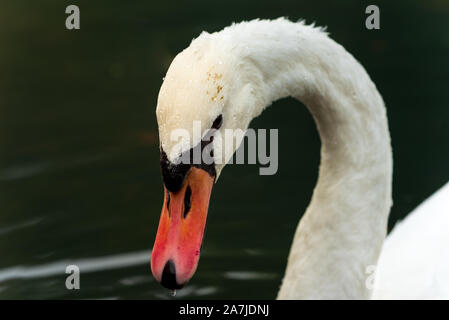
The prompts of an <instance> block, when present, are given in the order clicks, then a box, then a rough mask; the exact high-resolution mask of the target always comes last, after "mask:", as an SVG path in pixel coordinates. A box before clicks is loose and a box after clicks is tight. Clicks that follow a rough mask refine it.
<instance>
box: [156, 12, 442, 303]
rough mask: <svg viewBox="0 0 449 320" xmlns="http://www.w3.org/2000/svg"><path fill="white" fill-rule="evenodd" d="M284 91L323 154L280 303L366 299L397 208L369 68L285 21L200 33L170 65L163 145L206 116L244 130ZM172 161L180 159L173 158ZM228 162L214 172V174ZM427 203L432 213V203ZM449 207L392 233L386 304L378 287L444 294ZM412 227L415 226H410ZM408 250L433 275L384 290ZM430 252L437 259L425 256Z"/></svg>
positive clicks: (319, 32) (161, 117)
mask: <svg viewBox="0 0 449 320" xmlns="http://www.w3.org/2000/svg"><path fill="white" fill-rule="evenodd" d="M287 96H292V97H295V98H297V99H299V100H301V101H302V102H303V103H304V104H305V105H307V107H308V108H309V110H310V112H311V113H312V114H313V117H314V119H315V121H316V124H317V128H318V131H319V134H320V137H321V141H322V149H321V164H320V172H319V180H318V183H317V185H316V187H315V190H314V193H313V197H312V200H311V203H310V205H309V207H308V208H307V211H306V213H305V214H304V216H303V218H302V219H301V221H300V224H299V225H298V228H297V231H296V234H295V237H294V240H293V243H292V247H291V250H290V255H289V261H288V265H287V270H286V275H285V277H284V280H283V283H282V286H281V289H280V292H279V295H278V298H280V299H299V298H305V299H315V298H323V299H327V298H338V299H343V298H355V299H358V298H369V297H370V295H371V293H372V292H371V291H370V290H369V288H367V286H366V277H367V275H366V268H367V267H368V266H370V265H375V264H376V263H377V260H378V257H379V254H380V251H381V248H382V244H383V241H384V239H385V234H386V226H387V220H388V214H389V211H390V207H391V203H392V202H391V184H392V155H391V147H390V135H389V130H388V121H387V117H386V112H385V107H384V103H383V101H382V98H381V96H380V94H379V92H378V91H377V89H376V87H375V85H374V84H373V82H372V81H371V79H370V78H369V76H368V74H367V73H366V71H365V70H364V68H363V67H362V66H361V65H360V64H359V63H358V62H357V61H356V60H355V59H354V58H353V57H352V56H351V55H350V54H349V53H348V52H347V51H346V50H345V49H344V48H343V47H342V46H340V45H339V44H337V43H336V42H334V41H333V40H332V39H330V38H329V37H328V35H327V34H326V33H325V32H324V31H323V29H320V28H315V27H313V26H307V25H305V24H304V23H303V22H298V23H293V22H290V21H288V20H286V19H283V18H280V19H277V20H273V21H270V20H253V21H250V22H243V23H239V24H233V25H232V26H230V27H228V28H225V29H224V30H222V31H220V32H217V33H213V34H209V33H205V32H204V33H202V34H201V35H200V36H199V37H198V38H197V39H195V40H194V41H192V43H191V45H190V46H189V47H188V48H187V49H185V50H184V51H183V52H181V53H180V54H179V55H178V56H177V57H176V58H175V59H174V61H173V63H172V64H171V66H170V68H169V70H168V72H167V75H166V77H165V80H164V83H163V85H162V87H161V91H160V94H159V99H158V106H157V111H156V113H157V119H158V124H159V134H160V142H161V147H162V148H163V149H164V151H166V152H167V153H168V154H171V153H170V151H171V150H172V149H173V148H174V145H175V144H176V142H177V141H172V140H171V138H170V134H171V132H173V130H175V129H178V128H183V129H185V130H188V131H189V132H191V131H192V130H191V128H192V122H193V121H194V120H200V121H201V124H202V130H206V129H207V128H209V127H210V125H211V124H212V122H213V120H214V119H215V118H216V117H217V116H218V115H219V114H222V115H223V125H222V127H221V128H220V130H224V129H242V130H246V129H247V127H248V125H249V123H250V121H251V120H252V119H253V118H254V117H257V116H258V115H259V114H260V113H262V111H263V110H264V108H266V107H267V106H268V105H270V104H271V103H272V102H273V101H275V100H277V99H280V98H283V97H287ZM286 116H288V115H286ZM199 139H200V137H199V138H198V139H197V140H196V141H190V145H189V143H187V142H185V143H184V144H183V150H186V149H188V148H190V147H191V146H193V145H195V144H196V143H198V140H199ZM237 147H238V144H237V145H233V146H222V145H218V144H216V141H215V140H214V154H219V153H220V151H221V153H222V154H231V155H232V153H233V152H234V151H235V150H236V148H237ZM291 147H292V148H295V147H298V146H291ZM226 148H230V151H231V152H230V153H229V152H228V151H229V150H227V151H226V150H225V149H226ZM176 157H177V154H175V153H174V154H171V155H170V156H169V159H170V160H171V161H174V160H175V159H174V158H176ZM228 159H229V158H226V160H228ZM284 161H285V160H284ZM287 161H289V162H291V163H296V162H300V161H301V159H288V160H287ZM284 163H285V162H284ZM223 167H224V164H223V165H216V170H217V174H220V172H221V170H222V169H223ZM446 189H447V188H446ZM445 192H446V196H445V198H446V202H445V203H447V202H448V201H447V193H448V191H447V190H446V191H445ZM437 199H439V198H437ZM425 207H429V210H433V209H436V208H433V206H431V205H430V204H429V205H425ZM447 207H448V206H447V205H444V204H443V203H440V207H439V210H440V211H439V212H440V213H433V214H431V215H428V216H426V217H424V214H418V215H417V218H414V217H412V218H413V220H412V218H411V219H410V220H411V221H414V220H415V219H416V220H419V221H418V222H416V223H413V222H411V223H408V222H407V223H405V224H404V229H408V230H410V231H402V230H401V229H402V225H401V226H400V227H399V228H398V231H395V232H394V233H393V235H392V238H391V240H390V239H389V240H388V242H387V244H386V246H385V250H386V251H385V252H386V253H385V254H384V255H382V258H381V261H380V266H379V271H378V274H379V278H378V282H376V284H377V288H378V289H377V290H378V291H376V294H375V295H374V297H380V292H382V296H388V294H389V293H391V295H390V296H389V297H404V296H405V295H404V294H402V295H401V294H400V290H401V289H403V288H410V290H411V289H416V290H417V291H416V295H417V296H422V295H423V294H424V291H425V292H430V293H432V291H430V290H427V289H428V288H427V287H429V288H430V286H431V285H437V286H438V287H439V288H438V293H444V294H446V295H447V292H448V291H447V290H448V288H449V281H448V278H447V272H446V273H445V277H443V278H437V279H435V278H432V277H433V275H435V272H437V271H438V270H440V269H444V268H445V270H449V260H448V259H447V256H446V257H445V258H443V259H445V260H444V261H442V260H441V259H440V260H439V261H440V264H438V261H436V260H435V259H436V258H437V254H436V252H439V251H441V250H443V249H444V247H445V245H446V244H447V243H448V241H447V240H448V236H447V234H449V232H448V233H446V234H444V232H436V230H437V229H438V228H440V229H439V230H448V229H447V226H448V221H449V219H448V216H449V215H448V214H447V212H446V213H443V210H445V208H447ZM423 208H424V207H423ZM422 210H424V209H422ZM421 215H422V216H423V217H422V218H421ZM421 220H422V221H421ZM409 224H411V225H412V224H413V227H410V229H409V227H408V225H409ZM443 226H445V227H444V228H443ZM420 228H423V229H420ZM432 228H434V230H433V229H432ZM441 228H443V229H441ZM396 234H398V235H396ZM402 234H407V235H406V236H402ZM408 235H410V236H408ZM423 235H425V236H423ZM396 238H400V239H401V240H396ZM402 239H404V240H402ZM420 240H421V241H422V242H420ZM396 243H397V245H396ZM409 244H410V247H407V246H408V245H409ZM390 247H392V248H394V249H391V248H390ZM405 247H407V249H405ZM416 248H425V249H426V252H418V251H417V250H416ZM407 250H408V251H410V252H413V251H415V252H416V253H417V254H420V255H421V257H419V258H418V257H416V259H411V258H410V257H411V255H408V256H407V258H406V257H405V256H404V259H406V260H404V261H410V262H411V263H413V264H415V263H416V262H417V261H418V260H419V259H423V260H427V259H429V260H428V262H427V265H428V266H429V267H428V268H422V267H417V268H416V270H414V269H411V270H412V271H414V272H418V271H419V272H423V273H426V274H425V275H423V276H422V277H423V278H422V280H420V281H421V282H420V283H421V284H422V286H425V287H420V285H415V286H414V285H413V284H410V286H409V287H407V286H405V285H402V284H401V282H395V285H396V284H397V285H399V286H401V287H402V288H396V290H397V291H394V290H390V289H389V287H387V286H386V285H382V284H383V283H386V280H384V278H387V277H388V276H393V277H397V274H398V273H400V272H401V270H402V269H401V268H402V267H403V266H400V265H399V266H398V265H397V264H396V265H393V267H396V271H392V272H393V273H392V274H391V275H390V274H389V273H388V272H387V271H384V268H385V269H386V268H387V267H389V264H388V262H386V261H384V260H385V259H394V258H395V257H397V256H396V253H397V252H402V253H404V254H405V252H406V251H407ZM432 250H433V252H435V254H430V253H429V251H432ZM431 259H433V260H431ZM418 269H419V270H418ZM437 269H438V270H437ZM404 270H405V269H404ZM430 272H432V274H429V273H430ZM441 274H443V273H441ZM416 277H418V275H416V274H415V278H416ZM415 278H413V279H405V278H404V281H408V280H409V281H411V282H413V281H414V279H415ZM397 279H399V277H398V278H397ZM420 279H421V278H420ZM429 279H431V280H432V281H433V282H432V281H431V280H429ZM398 281H399V280H398ZM377 292H379V294H377ZM436 292H437V291H433V293H434V294H435V293H436Z"/></svg>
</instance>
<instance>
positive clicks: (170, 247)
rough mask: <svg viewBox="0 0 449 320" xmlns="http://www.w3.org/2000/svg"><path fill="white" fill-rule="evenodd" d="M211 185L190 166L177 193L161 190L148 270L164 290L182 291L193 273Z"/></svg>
mask: <svg viewBox="0 0 449 320" xmlns="http://www.w3.org/2000/svg"><path fill="white" fill-rule="evenodd" d="M213 183H214V178H213V177H212V176H211V175H210V174H209V173H207V172H206V171H204V170H202V169H198V168H195V167H192V168H191V169H190V170H189V172H188V173H187V176H186V178H185V181H184V185H183V186H182V188H181V189H180V190H179V191H177V192H175V193H173V192H169V191H168V190H167V189H166V188H165V187H164V190H165V197H164V204H163V206H162V213H161V218H160V221H159V227H158V230H157V235H156V241H155V243H154V246H153V251H152V254H151V271H152V272H153V275H154V277H155V278H156V280H157V281H159V282H160V283H161V284H162V285H163V286H164V287H166V288H169V289H179V288H182V287H183V286H184V285H185V284H186V283H187V282H188V281H189V280H190V278H191V277H192V276H193V274H194V273H195V270H196V268H197V265H198V260H199V257H200V249H201V243H202V241H203V234H204V228H205V226H206V218H207V210H208V207H209V198H210V195H211V191H212V186H213Z"/></svg>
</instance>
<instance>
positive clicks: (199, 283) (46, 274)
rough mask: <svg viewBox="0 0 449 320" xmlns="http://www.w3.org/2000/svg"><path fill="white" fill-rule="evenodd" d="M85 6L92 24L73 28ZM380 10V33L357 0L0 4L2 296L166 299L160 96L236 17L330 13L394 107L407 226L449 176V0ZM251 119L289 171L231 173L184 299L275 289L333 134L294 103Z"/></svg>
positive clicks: (324, 21) (219, 189)
mask: <svg viewBox="0 0 449 320" xmlns="http://www.w3.org/2000/svg"><path fill="white" fill-rule="evenodd" d="M71 3H74V4H78V5H79V7H80V9H81V30H79V31H68V30H66V29H65V18H66V15H65V13H64V11H65V7H66V6H67V5H68V4H71ZM377 4H378V5H379V6H380V9H381V30H377V31H368V30H366V29H365V28H364V19H365V14H364V8H365V6H366V5H365V4H363V5H362V4H360V2H359V1H338V2H336V1H333V2H331V1H324V2H320V1H317V2H316V3H315V2H313V3H312V2H311V1H299V0H295V1H286V0H278V1H270V2H266V3H264V2H263V1H223V2H212V1H201V2H190V1H189V2H186V3H184V4H181V3H175V2H173V1H158V2H150V1H140V2H139V3H138V4H136V3H134V4H128V3H127V2H125V1H73V2H67V1H22V0H2V1H1V2H0V298H12V299H17V298H27V299H29V298H38V299H46V298H64V299H66V298H143V299H153V298H165V299H168V298H170V297H169V296H168V293H167V291H166V290H164V289H162V288H161V287H160V286H159V285H158V284H157V283H156V282H155V281H154V280H153V278H152V276H151V272H150V267H149V260H150V250H151V247H152V245H153V241H154V237H155V232H156V227H157V223H158V220H159V214H160V209H161V204H162V199H163V189H162V185H161V178H160V171H159V170H160V169H159V151H158V134H157V125H156V119H155V112H154V111H155V106H156V97H157V94H158V90H159V87H160V85H161V82H162V77H163V76H164V74H165V72H166V70H167V68H168V66H169V64H170V62H171V60H172V59H173V57H174V56H175V55H176V53H177V52H179V51H180V50H182V49H183V48H184V47H186V46H188V44H189V43H190V41H191V40H192V38H194V37H195V36H197V35H198V34H199V33H200V32H201V31H202V30H207V31H217V30H220V29H221V28H223V27H225V26H226V25H228V24H230V23H231V22H233V21H240V20H243V19H252V18H257V17H259V18H275V17H278V16H289V17H290V18H291V19H298V18H306V19H307V21H308V22H312V21H316V23H317V24H319V25H327V26H328V31H329V32H330V33H331V35H332V37H333V38H334V39H335V40H337V41H338V42H340V43H341V44H342V45H343V46H345V47H346V48H347V49H348V50H349V51H350V52H352V53H353V54H354V56H355V57H357V59H358V60H359V61H361V62H362V64H363V65H364V66H365V67H366V69H367V70H368V72H369V74H370V75H371V77H372V79H373V80H374V81H375V82H376V84H377V87H378V88H379V90H380V92H381V93H382V95H383V97H384V100H385V102H386V104H387V108H388V116H389V120H390V129H391V134H392V139H393V140H392V141H393V150H394V166H395V167H394V207H393V209H392V213H391V219H390V226H393V225H394V223H395V221H397V220H398V219H401V218H403V217H404V216H406V214H407V213H408V212H409V211H410V210H412V209H413V208H414V207H415V206H416V205H417V204H419V203H420V202H421V201H422V200H423V199H425V198H426V197H427V196H428V195H430V194H431V193H432V192H433V191H435V190H436V189H437V188H438V187H440V186H441V185H443V184H444V183H445V182H446V181H447V180H449V166H448V164H449V149H448V142H449V130H448V127H449V59H448V58H449V2H447V1H403V2H400V1H399V2H395V4H393V3H392V1H378V2H377ZM285 115H288V116H285ZM252 127H256V128H279V138H280V146H279V148H280V149H279V152H280V154H279V171H278V174H277V175H275V176H259V175H258V167H257V166H256V165H240V166H237V165H234V166H228V167H227V168H225V170H224V171H223V174H222V176H221V177H220V180H219V182H218V184H217V185H216V186H215V188H214V191H213V195H212V199H211V207H210V210H209V218H208V226H207V233H206V238H205V244H204V247H203V248H204V249H203V252H202V257H201V261H200V264H199V268H198V271H197V273H196V275H195V277H194V278H193V280H192V281H191V283H190V284H189V285H188V286H187V287H186V288H185V289H183V290H181V291H179V293H178V297H179V298H267V299H268V298H274V297H275V295H276V292H277V289H278V287H279V284H280V281H281V278H282V275H283V272H284V268H285V264H286V258H287V254H288V250H289V246H290V242H291V239H292V237H293V232H294V230H295V227H296V224H297V223H298V221H299V219H300V215H301V213H302V212H303V211H304V209H305V208H306V206H307V203H308V201H309V199H310V196H311V193H312V189H313V186H314V184H315V182H316V178H317V167H318V163H319V148H320V142H319V139H318V135H317V132H316V130H315V126H314V123H313V121H312V118H311V116H310V115H309V114H308V112H307V110H306V108H305V107H304V106H302V105H301V104H300V103H298V102H296V101H294V100H292V99H285V100H282V101H278V102H277V103H275V104H274V106H273V107H271V108H269V109H268V110H267V111H266V112H265V113H264V114H263V115H262V116H261V117H260V118H258V119H256V120H254V121H253V123H252ZM291 145H295V146H297V148H295V149H292V148H291ZM291 158H294V159H298V160H297V161H296V162H295V164H294V165H293V164H292V163H290V162H289V159H291ZM69 264H77V265H78V266H79V267H80V268H81V289H80V290H75V291H68V290H67V289H66V288H65V278H66V274H65V273H64V271H65V267H66V266H67V265H69Z"/></svg>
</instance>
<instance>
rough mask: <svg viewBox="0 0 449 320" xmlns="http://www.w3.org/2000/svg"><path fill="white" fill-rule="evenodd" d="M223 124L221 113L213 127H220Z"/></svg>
mask: <svg viewBox="0 0 449 320" xmlns="http://www.w3.org/2000/svg"><path fill="white" fill-rule="evenodd" d="M222 124H223V115H221V114H220V115H219V116H218V117H216V118H215V120H214V123H212V127H211V129H217V130H218V129H220V127H221V125H222Z"/></svg>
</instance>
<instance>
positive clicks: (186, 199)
mask: <svg viewBox="0 0 449 320" xmlns="http://www.w3.org/2000/svg"><path fill="white" fill-rule="evenodd" d="M191 196H192V189H190V186H187V189H186V193H185V195H184V218H185V217H187V214H188V213H189V210H190V205H191V202H190V198H191Z"/></svg>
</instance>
